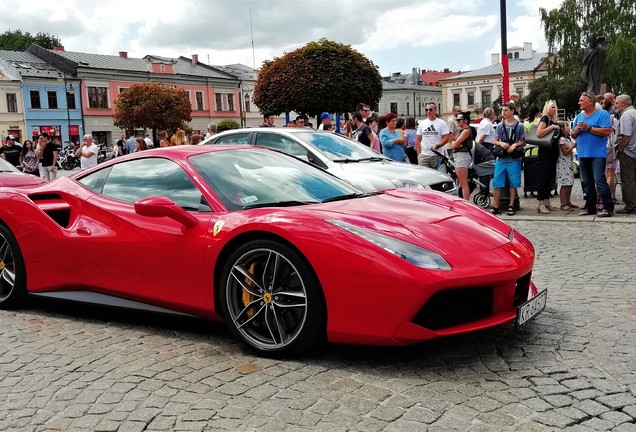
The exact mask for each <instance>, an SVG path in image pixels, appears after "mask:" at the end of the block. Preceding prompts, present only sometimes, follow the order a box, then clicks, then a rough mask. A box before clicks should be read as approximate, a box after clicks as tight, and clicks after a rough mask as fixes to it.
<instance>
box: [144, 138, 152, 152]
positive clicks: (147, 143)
mask: <svg viewBox="0 0 636 432" xmlns="http://www.w3.org/2000/svg"><path fill="white" fill-rule="evenodd" d="M144 142H145V143H146V146H147V147H148V148H149V149H150V148H153V147H154V145H153V144H152V138H150V135H148V134H146V136H145V137H144Z"/></svg>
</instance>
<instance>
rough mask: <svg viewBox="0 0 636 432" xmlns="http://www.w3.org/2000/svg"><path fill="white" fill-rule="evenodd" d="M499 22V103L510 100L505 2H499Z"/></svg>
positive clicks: (503, 0)
mask: <svg viewBox="0 0 636 432" xmlns="http://www.w3.org/2000/svg"><path fill="white" fill-rule="evenodd" d="M499 15H500V18H499V21H500V22H501V67H502V69H503V75H502V77H501V103H502V104H505V103H506V102H508V101H509V100H510V71H509V70H508V36H507V30H506V0H499Z"/></svg>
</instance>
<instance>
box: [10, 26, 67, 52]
mask: <svg viewBox="0 0 636 432" xmlns="http://www.w3.org/2000/svg"><path fill="white" fill-rule="evenodd" d="M31 44H36V45H39V46H41V47H42V48H47V49H52V48H53V47H54V46H57V45H62V41H61V40H60V38H58V37H57V36H53V35H49V34H48V33H42V32H39V33H38V34H36V35H32V34H31V33H29V32H22V30H8V31H6V32H4V33H2V34H0V49H3V50H10V51H24V50H25V49H27V48H28V47H29V45H31Z"/></svg>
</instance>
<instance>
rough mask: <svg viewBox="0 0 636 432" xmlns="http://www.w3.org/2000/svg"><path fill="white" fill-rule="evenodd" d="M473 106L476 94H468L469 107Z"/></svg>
mask: <svg viewBox="0 0 636 432" xmlns="http://www.w3.org/2000/svg"><path fill="white" fill-rule="evenodd" d="M473 105H475V93H473V92H469V93H468V106H473Z"/></svg>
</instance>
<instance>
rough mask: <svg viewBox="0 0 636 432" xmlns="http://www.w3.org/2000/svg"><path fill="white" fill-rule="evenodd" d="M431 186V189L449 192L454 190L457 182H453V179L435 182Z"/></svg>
mask: <svg viewBox="0 0 636 432" xmlns="http://www.w3.org/2000/svg"><path fill="white" fill-rule="evenodd" d="M429 186H430V188H431V189H433V190H436V191H439V192H448V191H449V190H452V189H453V188H454V187H455V183H453V182H452V181H445V182H441V183H435V184H432V185H429Z"/></svg>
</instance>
